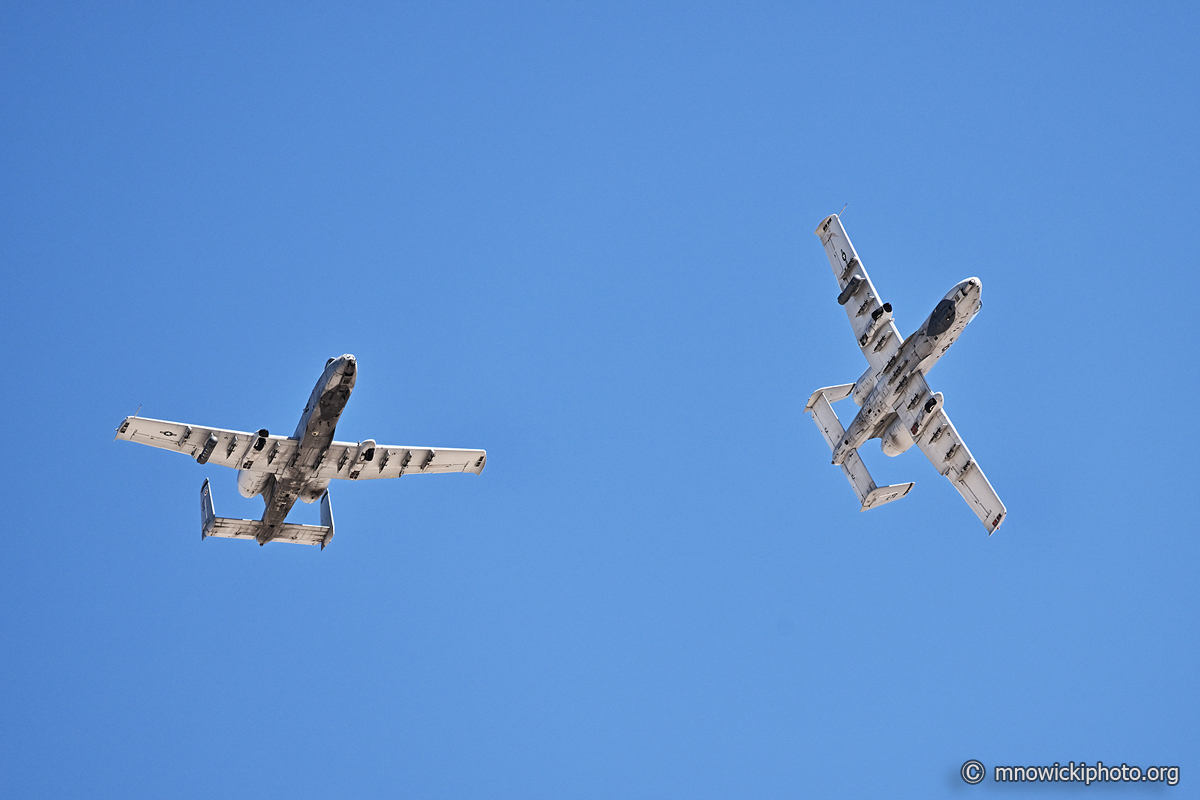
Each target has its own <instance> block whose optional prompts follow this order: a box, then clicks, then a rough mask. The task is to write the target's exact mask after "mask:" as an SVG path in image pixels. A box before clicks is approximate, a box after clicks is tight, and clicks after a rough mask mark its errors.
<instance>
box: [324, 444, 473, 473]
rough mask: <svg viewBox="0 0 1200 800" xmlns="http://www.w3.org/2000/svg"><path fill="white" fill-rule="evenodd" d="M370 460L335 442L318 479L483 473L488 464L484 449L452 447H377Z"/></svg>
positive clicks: (355, 449) (353, 446)
mask: <svg viewBox="0 0 1200 800" xmlns="http://www.w3.org/2000/svg"><path fill="white" fill-rule="evenodd" d="M374 450H375V452H374V453H372V454H371V460H370V461H362V460H360V459H359V458H358V457H357V456H358V455H359V445H358V444H354V443H351V442H334V443H333V444H331V445H330V446H329V451H328V452H327V453H326V454H325V457H324V458H323V459H322V460H321V464H320V466H319V467H318V468H317V477H319V478H321V479H323V480H324V479H333V478H344V479H346V480H367V479H369V478H399V477H400V476H402V475H437V474H441V473H446V472H472V473H474V474H476V475H478V474H479V473H481V472H483V468H484V466H485V465H486V464H487V452H486V451H484V450H463V449H460V448H455V447H407V446H405V447H396V446H392V445H376V446H375V448H374Z"/></svg>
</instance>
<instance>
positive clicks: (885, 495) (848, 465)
mask: <svg viewBox="0 0 1200 800" xmlns="http://www.w3.org/2000/svg"><path fill="white" fill-rule="evenodd" d="M853 387H854V384H852V383H851V384H846V385H844V386H830V387H827V388H824V389H818V390H817V391H816V392H814V393H813V396H812V397H810V398H809V400H808V404H807V405H806V406H805V407H804V410H805V411H806V412H808V411H811V412H812V415H813V421H814V422H816V423H817V427H818V428H820V429H821V435H822V436H824V437H825V443H826V444H828V445H829V449H830V451H833V450H834V449H835V448H836V447H837V445H838V442H840V441H841V439H842V436H844V435H845V433H846V431H845V429H844V428H843V427H842V423H841V422H840V421H838V418H837V414H835V413H834V411H833V406H832V405H830V404H829V398H830V397H831V396H832V397H833V398H834V400H835V401H836V400H841V399H842V398H844V397H848V396H849V394H850V390H851V389H853ZM841 467H842V472H844V473H845V474H846V479H847V480H849V481H850V485H851V486H852V487H853V488H854V493H855V494H856V495H858V501H859V502H860V503H862V508H860V509H859V510H860V511H866V510H867V509H871V508H876V507H878V506H881V505H884V504H886V503H890V502H892V501H893V500H899V499H900V498H901V497H904V495H906V494H908V492H909V490H910V489H912V487H913V484H912V483H898V484H895V485H894V486H876V485H875V481H873V480H871V473H869V472H867V466H866V464H864V463H863V462H862V459H861V458H860V457H859V455H858V451H857V450H851V451H850V455H849V456H847V457H846V460H845V461H844V462H842V464H841Z"/></svg>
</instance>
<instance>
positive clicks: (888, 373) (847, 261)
mask: <svg viewBox="0 0 1200 800" xmlns="http://www.w3.org/2000/svg"><path fill="white" fill-rule="evenodd" d="M815 233H816V234H817V236H819V237H820V238H821V244H823V245H824V246H825V254H826V255H828V256H829V263H830V265H831V266H832V267H833V275H834V277H835V278H836V279H837V282H838V288H839V289H841V294H839V295H838V299H837V300H838V303H840V304H841V305H842V306H844V307H845V308H846V315H847V316H849V317H850V327H851V328H853V330H854V338H855V339H857V340H858V345H859V347H861V348H862V352H863V355H864V356H866V357H867V361H868V362H869V363H870V366H869V367H867V371H866V372H864V373H863V374H862V377H860V378H859V379H858V380H857V381H855V382H854V383H847V384H844V385H842V386H829V387H826V388H824V389H818V390H817V391H816V392H814V393H813V396H812V397H810V398H809V399H808V404H807V405H806V406H805V407H804V410H805V411H806V412H808V411H811V412H812V415H813V420H814V421H815V422H816V423H817V427H818V428H820V429H821V433H822V434H824V436H825V441H826V442H827V443H828V444H829V447H830V448H831V449H832V450H833V463H834V464H836V465H839V466H841V468H842V471H843V472H845V473H846V477H847V478H848V479H849V480H850V485H851V486H853V487H854V491H855V493H856V494H857V495H858V499H859V501H860V502H861V503H862V509H861V510H862V511H866V510H867V509H869V508H875V507H877V506H881V505H883V504H884V503H890V502H892V501H893V500H898V499H899V498H901V497H904V495H906V494H908V491H909V490H910V489H912V487H913V485H912V484H911V483H901V484H896V485H895V486H876V485H875V482H874V481H873V480H871V475H870V473H868V472H867V468H866V466H865V465H864V464H863V462H862V459H861V458H860V457H859V455H858V448H859V447H861V446H862V445H863V444H865V443H866V441H867V440H868V439H876V438H877V439H882V442H881V444H882V447H883V452H884V453H886V454H887V455H889V456H898V455H900V454H901V453H903V452H904V451H905V450H907V449H909V448H910V447H912V446H913V444H914V443H915V444H916V445H917V447H919V448H920V449H921V452H923V453H924V454H925V457H926V458H928V459H929V460H930V462H931V463H932V464H933V466H934V468H935V469H937V471H938V472H939V473H941V474H942V475H943V476H945V477H946V478H947V479H949V481H950V483H951V484H952V485H953V486H954V488H955V489H957V490H958V493H959V494H961V495H962V496H963V499H964V500H966V501H967V504H968V505H970V506H971V510H972V511H974V512H975V515H976V516H978V517H979V519H980V520H981V521H982V522H983V526H984V527H985V528H987V531H988V535H991V534H992V533H993V532H994V531H995V530H996V528H998V527H1000V523H1001V522H1003V521H1004V514H1005V508H1004V504H1003V503H1001V502H1000V498H999V497H998V496H997V495H996V490H995V489H993V488H992V484H991V483H989V482H988V479H987V477H986V476H984V474H983V470H981V469H980V468H979V464H978V463H976V461H975V458H974V456H972V455H971V451H970V450H968V449H967V445H966V443H965V442H964V441H963V440H962V437H960V436H959V435H958V431H957V430H955V428H954V423H952V422H951V421H950V418H949V417H948V416H946V409H945V408H944V407H943V403H942V393H941V392H936V393H935V392H933V391H931V390H930V388H929V384H927V383H926V382H925V376H926V375H927V374H928V373H929V370H931V369H933V365H934V364H936V363H937V362H938V359H939V358H941V357H942V355H943V354H944V353H945V352H946V351H947V350H948V349H950V345H952V344H954V342H955V340H956V339H958V337H959V334H961V333H962V332H963V329H964V328H965V327H967V323H968V322H970V321H971V320H972V319H974V317H975V315H976V314H978V313H979V309H980V308H982V307H983V299H982V294H983V285H982V284H981V283H980V281H979V279H978V278H967V279H966V280H965V281H962V282H961V283H959V284H958V285H956V286H955V287H954V288H953V289H951V290H950V291H949V293H947V294H946V296H945V297H944V298H942V300H941V302H939V303H938V304H937V306H936V307H935V308H934V309H933V313H932V314H930V315H929V318H928V319H926V320H925V322H923V323H922V324H921V327H920V328H918V329H917V332H916V333H914V334H913V335H912V336H909V337H908V338H907V339H904V338H902V337H901V336H900V332H899V330H897V329H896V323H895V322H894V321H893V320H892V305H891V303H882V302H880V300H879V292H877V291H876V290H875V286H874V285H872V283H871V279H870V278H869V277H867V271H866V269H865V268H864V267H863V264H862V261H861V260H860V259H859V257H858V253H857V252H855V250H854V245H852V244H850V237H848V236H847V235H846V229H845V228H843V227H842V222H841V220H840V219H838V215H837V214H833V215H831V216H829V217H826V218H825V219H824V220H822V221H821V224H820V225H818V226H817V229H816V231H815ZM846 397H853V398H854V402H855V403H857V404H858V405H860V406H862V408H861V409H859V411H858V414H857V415H856V416H855V417H854V420H853V421H852V422H851V423H850V427H849V428H846V429H844V430H843V429H842V424H841V422H839V421H838V418H837V415H836V414H835V413H834V411H833V407H832V406H831V405H830V403H833V402H837V401H838V400H842V399H844V398H846Z"/></svg>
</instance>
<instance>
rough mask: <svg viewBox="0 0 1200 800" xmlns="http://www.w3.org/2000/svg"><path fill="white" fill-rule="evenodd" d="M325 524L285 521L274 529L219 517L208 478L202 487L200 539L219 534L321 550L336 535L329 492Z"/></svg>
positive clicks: (324, 501) (324, 498)
mask: <svg viewBox="0 0 1200 800" xmlns="http://www.w3.org/2000/svg"><path fill="white" fill-rule="evenodd" d="M321 522H322V523H323V524H321V525H297V524H295V523H292V522H284V523H280V524H279V525H276V526H274V527H273V528H271V527H270V526H268V525H266V524H264V523H263V522H262V520H257V519H233V518H230V517H218V516H217V515H216V513H215V512H214V511H213V502H212V490H211V489H210V488H209V485H208V479H207V478H205V479H204V485H203V486H201V487H200V538H201V539H206V538H208V537H209V536H216V537H218V538H221V539H254V540H255V541H257V542H258V543H259V544H266V543H267V542H291V543H293V544H316V545H320V546H321V549H322V550H324V549H325V545H327V544H329V541H330V540H331V539H332V538H333V510H332V508H331V507H330V505H329V492H326V493H325V494H324V495H322V496H321Z"/></svg>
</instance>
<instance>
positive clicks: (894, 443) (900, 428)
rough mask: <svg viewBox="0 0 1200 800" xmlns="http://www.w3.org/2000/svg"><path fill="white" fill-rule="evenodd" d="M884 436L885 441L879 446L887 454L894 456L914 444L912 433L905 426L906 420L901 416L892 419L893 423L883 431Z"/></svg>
mask: <svg viewBox="0 0 1200 800" xmlns="http://www.w3.org/2000/svg"><path fill="white" fill-rule="evenodd" d="M882 438H883V441H882V442H881V443H880V445H879V446H880V448H881V449H882V450H883V454H884V455H885V456H891V457H892V458H895V457H896V456H898V455H900V454H901V453H903V452H904V451H905V450H907V449H908V448H910V447H912V446H913V437H912V434H911V433H909V432H908V428H906V427H905V426H904V420H902V419H900V418H899V417H896V419H894V420H892V424H891V425H889V426H888V429H887V430H886V431H884V432H883V437H882Z"/></svg>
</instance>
